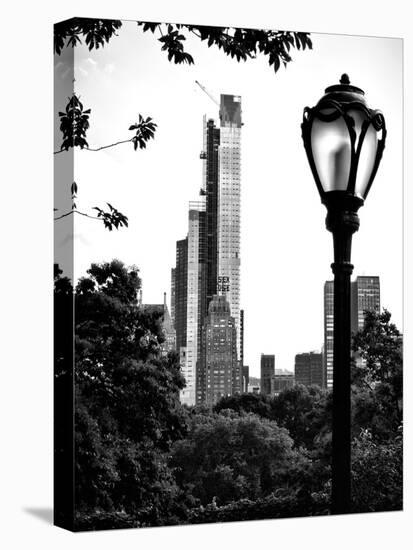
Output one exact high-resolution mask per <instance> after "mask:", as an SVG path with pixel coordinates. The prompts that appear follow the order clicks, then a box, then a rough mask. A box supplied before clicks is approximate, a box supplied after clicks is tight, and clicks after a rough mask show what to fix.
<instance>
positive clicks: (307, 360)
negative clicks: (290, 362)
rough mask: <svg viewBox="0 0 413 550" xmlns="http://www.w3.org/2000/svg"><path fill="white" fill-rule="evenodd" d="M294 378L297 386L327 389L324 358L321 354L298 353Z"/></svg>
mask: <svg viewBox="0 0 413 550" xmlns="http://www.w3.org/2000/svg"><path fill="white" fill-rule="evenodd" d="M294 377H295V383H296V384H303V385H304V386H319V387H320V388H324V387H325V380H324V368H323V357H322V354H321V353H316V352H313V351H311V352H309V353H298V354H297V355H296V356H295V365H294Z"/></svg>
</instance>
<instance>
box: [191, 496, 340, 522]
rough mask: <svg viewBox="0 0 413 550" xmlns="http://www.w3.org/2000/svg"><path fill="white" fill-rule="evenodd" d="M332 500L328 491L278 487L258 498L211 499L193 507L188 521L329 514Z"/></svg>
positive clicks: (224, 520)
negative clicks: (221, 501) (221, 503)
mask: <svg viewBox="0 0 413 550" xmlns="http://www.w3.org/2000/svg"><path fill="white" fill-rule="evenodd" d="M329 504H330V503H329V498H328V496H327V495H326V494H321V493H320V494H319V493H313V494H308V493H306V492H302V491H299V490H289V491H278V492H275V493H271V494H270V495H268V496H266V497H263V498H259V499H256V500H250V499H240V500H238V501H234V502H230V503H229V504H225V505H224V506H217V505H216V504H214V503H212V504H208V505H207V506H200V507H198V508H194V509H193V510H191V512H190V516H189V523H215V522H226V521H252V520H257V519H276V518H291V517H301V516H319V515H327V514H328V513H329Z"/></svg>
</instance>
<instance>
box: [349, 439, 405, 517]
mask: <svg viewBox="0 0 413 550" xmlns="http://www.w3.org/2000/svg"><path fill="white" fill-rule="evenodd" d="M352 479H353V483H352V494H353V497H352V498H353V506H352V511H353V512H385V511H390V510H402V508H403V435H402V432H401V429H399V430H398V433H397V435H396V436H395V437H394V439H393V440H392V441H386V442H385V443H380V442H377V441H375V440H374V437H373V435H372V433H371V432H370V430H367V429H366V430H362V431H361V432H360V434H359V436H358V437H357V438H355V439H354V441H353V446H352Z"/></svg>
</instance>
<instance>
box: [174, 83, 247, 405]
mask: <svg viewBox="0 0 413 550" xmlns="http://www.w3.org/2000/svg"><path fill="white" fill-rule="evenodd" d="M241 127H242V122H241V98H240V97H239V96H234V95H224V94H223V95H221V98H220V103H219V126H217V123H216V121H215V120H213V119H208V120H207V119H206V117H204V120H203V150H202V152H201V155H200V158H201V159H202V163H203V166H202V186H201V191H200V196H199V198H198V200H197V201H195V202H191V203H190V206H189V217H188V236H187V238H186V239H185V240H184V241H185V242H186V243H187V248H186V253H187V257H186V269H185V268H184V266H183V265H181V266H180V268H179V266H178V257H179V258H180V259H182V258H183V254H182V253H180V254H178V247H180V248H179V249H180V251H181V252H182V249H183V246H182V243H183V242H184V241H178V242H177V265H176V268H175V275H174V286H175V316H176V338H177V351H178V352H179V353H180V357H181V366H182V372H183V374H184V376H185V380H186V388H185V389H184V390H182V392H181V401H182V402H183V403H186V404H188V405H194V404H195V403H202V402H204V401H205V399H206V398H205V396H206V395H207V390H211V391H209V392H208V395H210V396H212V395H218V394H219V392H218V391H216V392H214V391H213V388H211V387H209V388H208V387H206V386H205V384H206V385H207V386H208V384H209V385H210V386H211V384H214V382H213V381H212V382H211V380H212V379H211V378H210V379H209V380H210V381H209V382H207V376H206V372H207V370H208V365H207V354H206V353H205V350H204V348H203V346H208V341H207V337H206V336H205V335H206V333H207V328H206V327H207V317H208V310H209V306H210V303H211V301H212V299H213V297H214V296H222V297H224V298H225V302H226V303H227V304H228V308H229V310H228V313H229V317H230V318H231V319H232V321H231V322H232V323H233V325H234V326H233V328H234V331H235V332H234V338H233V339H231V343H229V342H228V346H232V347H234V345H235V348H234V349H235V355H234V354H233V353H232V352H231V353H232V355H231V358H232V359H231V361H234V366H233V368H234V369H235V371H236V372H238V370H239V369H240V364H239V358H240V262H241V259H240V206H241V194H240V193H241ZM184 261H185V260H184ZM183 278H185V281H184V280H183ZM185 288H186V290H185V292H186V304H185V305H184V302H185V300H184V299H180V298H182V297H181V296H180V295H179V290H178V289H181V290H183V289H185ZM179 299H180V301H179ZM179 304H181V310H179ZM183 307H186V310H185V311H184V310H183ZM184 318H185V323H183V322H181V323H179V322H178V320H179V319H180V320H184ZM228 352H229V350H228ZM226 368H228V365H227V366H226ZM234 376H235V378H234V380H237V375H236V374H235V375H234ZM238 386H239V387H238ZM240 387H241V386H240V385H239V384H238V382H237V383H234V384H231V386H230V387H227V386H226V387H225V388H226V389H225V392H227V393H235V392H236V391H240ZM228 388H229V389H228Z"/></svg>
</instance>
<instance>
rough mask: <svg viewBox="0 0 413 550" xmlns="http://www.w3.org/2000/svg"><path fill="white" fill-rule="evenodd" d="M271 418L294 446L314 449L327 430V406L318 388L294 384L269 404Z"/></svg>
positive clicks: (326, 395) (327, 403) (329, 407)
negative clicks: (282, 429) (288, 435)
mask: <svg viewBox="0 0 413 550" xmlns="http://www.w3.org/2000/svg"><path fill="white" fill-rule="evenodd" d="M271 405H272V411H271V418H273V419H274V420H275V421H276V422H277V423H278V424H279V425H280V426H282V427H284V428H286V429H287V430H288V432H289V434H290V436H291V437H292V439H293V440H294V443H295V445H296V446H301V445H303V446H305V447H306V448H308V449H314V448H315V446H316V445H317V443H318V442H319V440H320V438H322V437H324V436H325V435H326V434H327V433H328V432H330V431H331V403H330V399H329V397H328V394H327V392H326V391H325V390H322V389H320V388H319V387H318V386H310V387H306V386H303V385H302V384H297V385H295V386H293V387H292V388H288V389H286V390H284V391H283V392H281V393H280V394H279V395H278V396H277V397H275V398H274V400H273V401H272V404H271Z"/></svg>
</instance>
